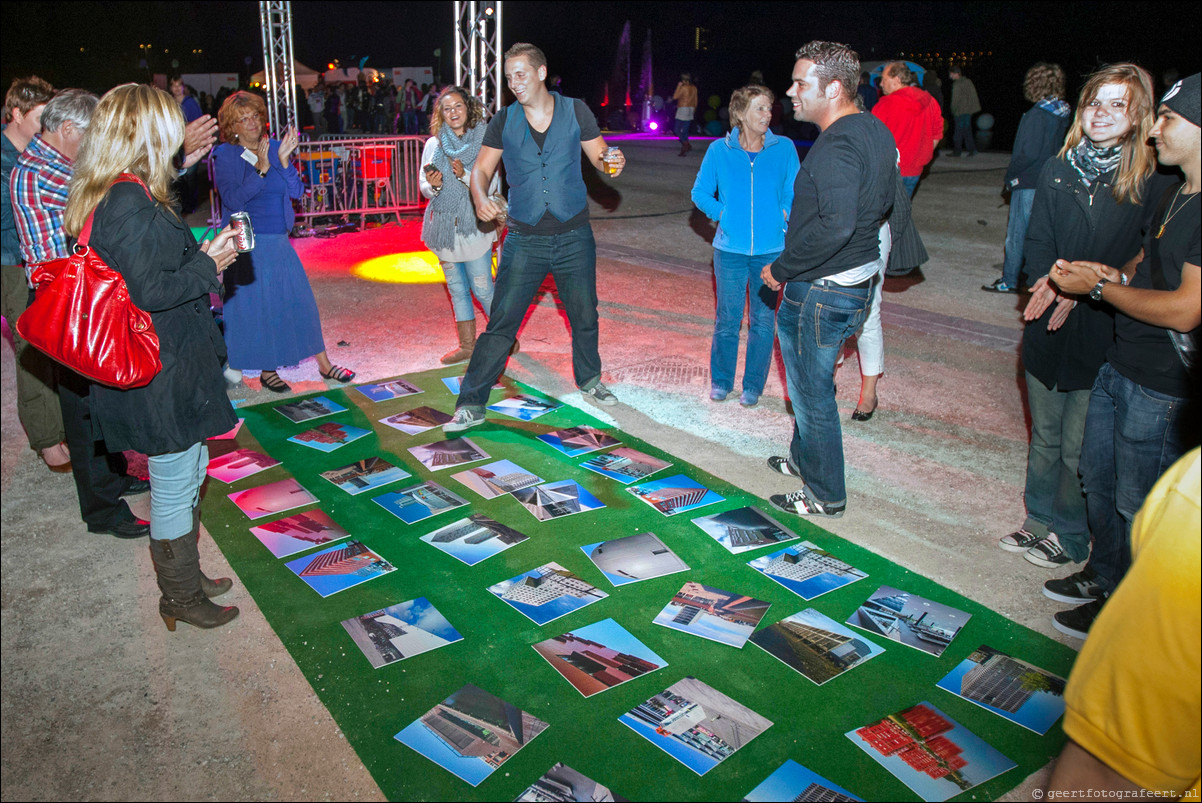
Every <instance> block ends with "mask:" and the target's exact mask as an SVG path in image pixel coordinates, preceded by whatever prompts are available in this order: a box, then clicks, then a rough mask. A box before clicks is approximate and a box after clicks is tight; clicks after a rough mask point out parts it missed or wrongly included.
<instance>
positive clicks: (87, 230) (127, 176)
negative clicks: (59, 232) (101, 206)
mask: <svg viewBox="0 0 1202 803" xmlns="http://www.w3.org/2000/svg"><path fill="white" fill-rule="evenodd" d="M126 182H128V183H130V184H137V185H138V186H139V187H141V188H142V189H143V190H146V197H147V198H150V199H151V200H154V196H152V195H151V194H150V189H149V188H148V187H147V186H146V182H144V181H142V179H140V178H138V177H137V176H135V175H134V174H133V173H122V174H121V175H119V176H117V177H116V178H115V179H113V183H112V184H110V185H109V189H110V190H111V189H112V188H113V187H114V186H116V185H118V184H124V183H126ZM95 214H96V210H95V209H93V210H92V211H91V212H89V213H88V219H87V220H85V221H84V224H83V229H82V230H81V231H80V232H79V239H78V240H76V241H75V243H76V245H80V246H83V247H84V248H87V247H88V240H90V239H91V237H92V217H93V216H94V215H95Z"/></svg>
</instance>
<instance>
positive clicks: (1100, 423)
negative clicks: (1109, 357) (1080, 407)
mask: <svg viewBox="0 0 1202 803" xmlns="http://www.w3.org/2000/svg"><path fill="white" fill-rule="evenodd" d="M1185 402H1186V400H1185V399H1179V398H1176V397H1174V396H1168V395H1166V394H1164V393H1158V392H1157V391H1154V390H1150V389H1149V388H1146V387H1143V386H1142V385H1137V384H1136V383H1135V382H1132V381H1131V380H1130V379H1127V378H1126V377H1125V376H1123V375H1122V374H1120V373H1119V372H1118V371H1116V370H1114V368H1113V367H1111V365H1110V363H1106V364H1104V365H1103V366H1102V368H1101V370H1099V371H1098V378H1097V379H1096V380H1095V381H1094V384H1093V392H1092V394H1091V395H1090V397H1089V413H1088V415H1086V417H1085V443H1084V446H1083V447H1082V449H1081V479H1082V481H1083V482H1084V484H1085V505H1086V512H1087V513H1088V516H1089V531H1090V535H1092V536H1093V554H1092V555H1091V556H1090V559H1089V564H1090V566H1091V567H1092V568H1093V570H1094V571H1095V572H1096V573H1097V575H1098V579H1097V582H1098V583H1099V585H1102V586H1103V587H1104V588H1107V589H1110V590H1113V589H1114V587H1115V586H1117V585H1118V583H1119V581H1120V580H1122V579H1123V575H1125V574H1126V573H1127V569H1128V568H1129V567H1130V566H1131V522H1132V520H1133V519H1134V518H1135V514H1136V513H1137V512H1138V511H1139V509H1140V507H1141V506H1142V505H1143V503H1144V497H1146V496H1147V495H1148V492H1149V491H1151V490H1152V486H1153V485H1155V484H1156V480H1158V479H1159V478H1160V475H1161V474H1163V473H1164V472H1165V471H1166V470H1167V469H1168V467H1169V466H1171V465H1173V463H1174V462H1176V461H1177V458H1179V457H1181V455H1183V454H1185V452H1186V447H1187V444H1186V442H1185V437H1184V435H1183V432H1182V425H1183V424H1184V419H1183V417H1182V415H1181V413H1182V409H1183V408H1184V407H1185Z"/></svg>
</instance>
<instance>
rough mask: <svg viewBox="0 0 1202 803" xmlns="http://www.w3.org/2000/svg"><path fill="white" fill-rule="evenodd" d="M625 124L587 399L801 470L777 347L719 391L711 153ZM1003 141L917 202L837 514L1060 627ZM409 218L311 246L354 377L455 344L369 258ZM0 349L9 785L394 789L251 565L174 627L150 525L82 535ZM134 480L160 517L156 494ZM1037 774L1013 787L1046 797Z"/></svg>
mask: <svg viewBox="0 0 1202 803" xmlns="http://www.w3.org/2000/svg"><path fill="white" fill-rule="evenodd" d="M621 144H622V147H623V148H624V150H625V151H626V153H627V156H628V159H629V162H630V164H629V167H628V168H627V172H626V173H625V174H624V175H622V176H621V177H619V178H618V179H616V180H613V181H608V182H604V181H603V180H601V179H600V178H598V179H596V181H595V182H594V184H595V186H594V188H593V189H594V192H593V195H594V203H593V212H594V223H593V228H594V231H595V233H596V239H597V251H598V282H597V284H598V294H599V297H600V312H601V352H602V359H603V361H604V365H605V380H606V382H607V383H608V384H609V386H610V387H611V388H612V389H613V390H614V391H615V392H616V393H617V394H618V396H619V398H620V400H621V402H622V404H620V405H619V406H617V407H615V408H610V409H607V410H605V411H604V412H601V411H600V410H599V408H595V407H592V406H591V405H589V410H590V412H593V413H594V414H598V415H600V416H601V417H602V418H605V417H606V416H607V415H608V416H610V417H611V419H612V421H613V422H614V423H616V424H617V425H619V426H620V427H622V428H623V429H625V430H626V431H628V432H630V433H631V434H633V435H635V436H637V437H639V438H642V439H644V440H646V441H648V442H650V443H653V444H655V445H656V446H659V447H661V448H664V449H667V450H670V451H671V452H672V453H674V454H676V455H679V456H680V457H681V458H682V459H685V460H688V461H690V462H692V463H695V464H696V465H698V466H701V467H702V468H704V469H705V470H707V471H710V472H712V473H714V474H716V475H718V476H720V477H722V478H723V479H726V480H729V481H731V482H734V483H737V484H739V485H741V486H742V487H744V488H747V489H748V490H750V491H752V492H753V493H756V494H757V495H760V496H761V497H764V498H766V497H767V496H768V495H770V494H772V493H779V492H783V491H786V490H792V489H793V488H794V487H795V486H794V484H793V483H791V482H789V481H788V480H787V479H786V478H784V477H781V476H780V475H777V474H773V473H772V472H771V471H769V470H768V469H767V468H766V467H765V465H764V459H765V458H766V457H767V456H769V455H772V454H781V453H783V452H784V450H785V448H786V445H787V439H788V435H789V431H790V421H791V418H790V415H789V414H788V413H787V412H786V408H785V401H784V393H783V370H782V369H781V368H780V365H779V359H778V361H777V365H776V367H775V368H774V369H773V372H772V375H771V376H770V378H769V383H768V387H767V391H766V393H765V395H764V397H763V400H762V401H761V403H760V404H759V406H758V407H756V408H754V409H751V410H746V409H743V408H741V407H740V406H739V405H738V403H737V402H736V401H734V400H733V398H734V397H732V400H731V401H728V402H726V403H724V404H713V403H711V402H710V401H708V398H707V393H708V389H709V368H708V366H709V362H708V359H709V341H710V336H711V334H712V324H713V307H714V296H713V282H712V274H711V270H710V256H711V249H710V245H709V239H710V238H711V237H712V227H711V226H710V225H709V223H708V222H707V221H706V220H705V218H704V217H702V216H701V215H700V213H697V212H695V211H694V210H693V208H692V204H691V203H690V201H689V189H690V187H691V184H692V180H693V177H694V175H695V172H696V170H697V166H698V164H699V161H700V158H701V152H702V150H703V149H702V148H698V149H697V150H695V151H694V152H693V154H691V155H690V156H689V157H687V158H678V157H677V156H676V148H675V146H674V145H673V144H672V142H671V141H669V140H663V139H659V140H646V139H637V138H633V139H623V141H622V142H621ZM1007 159H1008V155H1007V154H987V153H983V154H981V155H979V156H976V157H974V158H971V159H967V158H965V159H952V158H951V157H950V156H947V155H942V156H941V157H940V158H939V159H937V160H936V163H935V164H934V166H933V169H932V170H931V174H930V176H929V177H928V178H927V179H926V180H925V181H924V182H923V184H922V185H921V186H920V188H919V190H918V194H917V196H916V198H915V212H914V215H915V219H916V221H917V223H918V224H919V227H920V230H921V232H922V235H923V238H924V240H925V242H926V246H927V249H928V250H929V251H930V253H931V261H930V262H929V263H928V264H927V265H926V266H924V268H923V269H922V272H921V274H920V275H914V276H912V277H907V278H903V279H890V280H888V281H887V283H886V285H885V303H884V307H883V315H884V323H885V337H886V375H885V377H884V378H883V379H882V381H881V383H880V389H879V393H880V408H879V410H878V412H877V414H876V415H875V417H874V418H873V419H872V420H871V421H870V422H868V423H855V422H849V421H848V420H847V417H848V415H849V414H850V412H851V411H852V409H854V406H855V403H856V396H857V394H858V389H859V387H858V386H859V383H858V381H857V363H856V358H855V356H854V352H853V354H852V356H850V357H849V358H848V361H847V363H846V364H845V366H844V367H843V368H842V370H841V372H840V374H839V378H838V381H839V407H840V411H841V414H842V417H843V422H844V423H843V426H844V430H843V433H844V444H845V452H846V456H847V475H848V490H849V500H848V511H847V515H846V516H845V517H844V518H842V519H839V520H836V521H831V522H824V523H823V524H824V526H826V527H828V528H829V529H830V530H831V531H833V532H835V533H837V534H839V535H840V536H842V537H844V538H847V539H848V540H851V541H854V542H856V543H858V544H861V545H863V546H866V547H869V548H871V549H873V550H874V551H876V552H878V553H879V554H881V555H883V556H885V557H887V558H889V559H890V560H893V561H895V562H897V563H899V564H901V565H903V566H905V567H907V568H909V569H911V570H913V571H915V572H918V573H921V574H923V575H926V576H928V577H931V578H933V579H935V580H937V581H938V582H940V583H942V584H944V585H946V586H948V587H949V588H952V589H955V590H956V591H958V592H960V593H962V594H964V595H966V596H968V597H970V598H972V599H974V600H977V601H979V602H981V603H983V604H986V605H988V606H989V607H991V608H992V609H994V610H996V611H998V612H999V613H1002V614H1003V615H1005V616H1007V617H1009V618H1011V619H1014V620H1015V621H1017V622H1020V623H1022V624H1024V625H1026V626H1028V627H1031V628H1033V629H1035V630H1038V631H1040V632H1042V633H1045V634H1047V635H1049V636H1051V637H1053V638H1062V637H1060V636H1059V634H1058V633H1057V632H1056V631H1054V630H1053V629H1052V627H1051V624H1050V621H1051V615H1052V614H1053V613H1054V612H1055V611H1057V610H1061V609H1062V606H1060V605H1057V604H1056V603H1053V602H1051V601H1050V600H1048V599H1046V598H1044V597H1043V596H1042V595H1041V594H1040V593H1039V587H1040V584H1041V583H1042V582H1043V581H1044V580H1046V579H1048V578H1049V577H1052V576H1055V575H1056V574H1063V572H1060V573H1054V572H1050V571H1046V570H1042V569H1039V568H1037V567H1035V566H1033V565H1031V564H1029V563H1027V562H1025V561H1024V560H1022V559H1021V557H1020V556H1016V555H1013V554H1010V553H1006V552H1002V551H1001V550H999V549H998V548H997V546H996V541H997V539H998V538H999V537H1000V536H1002V535H1004V534H1006V533H1008V532H1010V531H1011V530H1013V529H1015V528H1016V527H1017V526H1018V525H1020V524H1021V523H1022V520H1023V505H1022V483H1023V474H1024V470H1025V458H1026V449H1027V421H1026V415H1025V412H1024V405H1023V395H1024V394H1023V391H1022V372H1021V369H1020V366H1019V362H1018V358H1017V348H1018V343H1019V337H1020V332H1021V322H1020V317H1019V314H1018V311H1019V309H1020V304H1021V302H1020V300H1019V299H1018V298H1016V297H1014V296H998V295H993V294H988V293H983V292H981V291H980V290H979V287H980V285H982V284H985V283H987V282H989V281H992V280H993V279H994V278H996V276H998V275H1000V262H1001V258H1002V242H1003V239H1004V235H1005V227H1006V215H1007V209H1006V207H1005V206H1004V205H1003V204H1002V201H1001V198H1000V195H999V191H1000V188H1001V183H1002V174H1003V171H1004V168H1005V165H1006V162H1007ZM416 225H419V223H418V222H417V221H413V220H410V221H407V222H405V224H404V226H405V227H409V228H410V229H411V228H412V227H413V226H416ZM405 232H406V229H404V228H400V229H398V227H397V225H396V224H395V223H393V224H390V225H388V226H385V227H383V228H379V229H374V230H369V231H367V232H363V233H352V234H344V235H341V236H339V237H337V238H335V239H332V240H322V239H305V240H297V241H296V247H297V250H298V251H299V252H300V254H301V257H302V259H303V260H304V262H305V265H306V269H307V270H308V272H309V275H310V279H311V281H312V284H313V287H314V290H315V292H316V295H317V300H318V304H319V306H320V308H321V313H322V317H323V328H324V331H325V336H326V341H327V345H328V347H329V350H330V353H331V357H332V358H333V359H334V361H335V362H337V363H341V364H343V365H347V366H350V367H352V368H354V369H355V370H357V371H358V372H359V377H358V379H359V381H366V380H375V379H381V378H384V377H389V376H393V375H396V374H402V373H405V372H409V371H417V370H422V369H426V368H430V367H433V366H435V365H436V364H437V358H438V356H439V355H441V354H442V353H443V352H444V351H446V350H448V349H449V348H451V346H452V345H453V339H454V328H453V323H452V317H451V312H450V304H449V301H448V299H447V297H446V292H445V288H444V287H443V286H442V285H441V284H434V283H428V284H400V283H379V282H374V281H368V280H365V279H363V278H359V277H358V276H357V275H355V274H353V273H352V272H351V271H350V270H349V269H348V268H349V267H350V265H351V264H353V263H356V262H358V261H360V260H363V259H366V258H369V257H374V256H380V255H384V254H390V253H394V252H396V251H398V249H399V248H400V247H401V246H400V245H398V243H399V242H400V241H401V240H402V239H404V237H405ZM4 334H5V338H6V339H7V338H8V336H9V335H8V332H7V329H6V330H5V333H4ZM521 342H522V350H521V353H520V354H519V355H518V356H517V357H516V358H514V359H513V360H511V361H510V367H509V373H510V375H511V376H513V377H514V378H516V379H519V380H521V381H524V382H528V383H530V384H533V385H534V386H536V387H538V388H540V389H541V390H544V391H547V392H549V393H552V394H555V395H557V396H559V397H561V398H562V399H564V400H565V401H566V402H567V403H569V404H579V405H587V403H586V402H584V401H583V400H582V399H581V397H580V395H579V394H578V393H577V392H575V389H574V387H573V383H572V378H571V360H570V344H569V338H568V335H567V332H566V331H565V322H564V319H563V316H562V314H561V312H560V311H559V309H558V308H557V307H556V305H555V303H554V298H553V295H551V294H550V293H544V294H543V295H542V296H541V297H540V298H539V299H538V300H537V303H536V304H535V305H534V306H532V308H531V313H530V316H529V318H528V320H527V323H526V325H525V328H524V329H523V332H522V336H521ZM335 344H338V345H335ZM0 370H2V377H0V379H2V389H3V395H2V413H3V439H2V441H0V457H2V461H0V465H2V472H0V487H2V489H3V514H2V524H3V534H2V545H3V549H2V557H3V561H2V572H3V594H2V601H0V612H2V625H3V628H2V634H3V636H2V638H3V684H2V695H0V703H2V714H3V718H2V722H3V742H2V747H0V754H2V755H0V763H2V768H3V799H4V800H62V799H68V800H92V799H118V798H119V799H150V800H177V799H264V800H298V799H352V798H353V799H367V800H371V799H379V798H380V797H381V795H380V791H379V789H378V788H377V787H376V785H375V783H374V782H373V781H372V779H371V777H370V776H369V775H368V773H367V772H366V770H365V769H364V768H363V765H362V764H361V763H360V762H359V760H358V758H357V757H356V755H355V753H354V751H353V750H351V748H350V747H349V745H348V744H347V742H346V740H345V739H344V737H343V736H342V734H341V733H340V731H339V729H338V727H337V726H336V725H335V723H334V721H333V719H332V718H331V717H330V715H329V714H328V713H327V711H326V710H325V709H324V707H323V706H322V705H321V704H320V703H319V702H318V700H317V698H316V696H314V694H313V692H312V690H311V689H310V687H309V685H308V684H307V682H306V681H305V679H304V678H303V677H302V675H301V673H300V672H299V671H298V670H297V668H296V666H295V665H294V664H293V662H292V660H291V659H290V658H289V656H288V654H287V653H286V652H285V650H284V648H283V646H282V645H281V644H280V641H279V640H278V638H277V637H276V636H275V634H274V633H273V632H272V630H271V629H270V628H269V627H268V626H267V624H266V623H265V621H264V620H263V617H262V615H261V614H260V612H259V610H258V608H257V606H256V605H255V603H254V600H252V599H251V598H250V597H249V595H247V594H246V593H245V591H244V590H243V589H242V588H241V587H240V586H238V585H237V583H236V584H235V588H234V590H233V592H231V594H230V595H229V596H228V597H227V598H223V601H225V599H228V600H229V601H230V602H231V603H233V604H237V605H238V606H239V607H240V608H241V610H242V614H241V616H240V617H239V618H238V619H237V620H236V622H234V623H233V624H232V625H230V626H227V627H224V628H221V629H218V630H216V631H201V630H197V629H195V628H191V627H182V628H180V630H179V632H176V633H169V632H167V630H166V629H165V628H164V627H163V625H162V622H161V620H160V619H159V617H158V615H157V609H156V601H157V597H158V591H157V589H156V587H155V579H154V574H153V570H152V568H151V564H150V560H149V556H148V555H147V551H146V544H145V541H135V542H128V541H119V540H116V539H113V538H109V537H105V536H96V535H89V534H88V533H87V532H86V531H85V529H84V526H83V525H82V523H81V522H80V520H79V518H78V510H77V507H76V503H75V494H74V485H73V483H72V481H71V478H70V477H69V476H64V475H57V474H52V473H50V472H49V471H47V470H46V468H45V467H44V466H43V465H42V463H41V460H40V459H39V458H38V456H37V455H35V454H34V453H33V452H31V451H30V450H29V449H28V448H27V443H26V441H25V439H24V435H23V432H22V430H21V427H20V424H19V423H18V421H17V416H16V408H15V395H16V393H15V386H14V380H13V360H12V351H11V347H10V346H5V347H3V348H0ZM280 373H281V375H282V376H283V377H284V378H285V379H286V380H287V381H289V382H291V383H292V384H293V387H294V390H295V391H296V392H298V393H305V392H309V391H312V390H316V389H319V388H321V387H324V384H323V383H322V382H320V381H319V379H318V374H317V369H316V366H315V364H314V363H313V361H312V360H308V361H306V362H305V363H303V364H302V365H300V366H297V367H294V368H289V369H285V370H281V372H280ZM246 385H247V387H245V388H244V389H242V390H240V391H235V392H233V393H232V394H231V395H232V397H234V398H235V399H236V400H237V401H238V402H239V403H257V402H259V401H265V400H267V399H268V398H270V399H272V400H278V399H279V396H276V395H274V394H268V393H267V392H266V391H263V390H261V389H260V388H259V385H258V381H257V379H256V378H254V377H253V376H248V377H247V380H246ZM137 468H138V466H137V464H136V463H135V469H137ZM143 470H144V464H143ZM133 501H134V506H135V510H136V511H138V512H140V513H141V514H142V515H146V514H147V512H148V507H149V500H148V497H146V496H143V497H139V498H135V499H134V500H133ZM202 556H203V558H204V560H205V563H206V566H207V567H208V569H209V574H210V575H228V574H230V573H231V572H230V569H229V565H228V563H227V562H226V561H225V559H224V558H223V556H222V555H221V554H220V552H219V551H218V550H217V548H216V546H215V545H214V544H213V542H212V541H210V540H207V539H206V540H205V541H204V542H203V545H202ZM1016 780H1017V779H1016ZM1038 780H1039V778H1038V776H1033V777H1032V778H1031V779H1027V781H1026V783H1025V784H1024V785H1023V786H1022V787H1020V788H1019V789H1018V790H1016V791H1015V792H1012V793H1011V794H1010V795H1009V796H1008V798H1009V799H1015V800H1017V799H1027V800H1029V799H1031V796H1030V791H1029V790H1030V789H1031V788H1032V785H1033V784H1034V783H1037V782H1038Z"/></svg>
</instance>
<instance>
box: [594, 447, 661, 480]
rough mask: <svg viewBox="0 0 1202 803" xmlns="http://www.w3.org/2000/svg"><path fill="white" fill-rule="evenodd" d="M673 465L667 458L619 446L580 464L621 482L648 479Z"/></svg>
mask: <svg viewBox="0 0 1202 803" xmlns="http://www.w3.org/2000/svg"><path fill="white" fill-rule="evenodd" d="M670 465H672V464H671V463H669V462H668V461H667V460H660V459H659V458H658V457H652V456H651V455H649V454H644V453H643V452H640V451H639V450H638V449H631V448H630V447H628V446H619V447H618V448H617V449H614V450H613V451H612V452H606V453H605V454H599V455H597V456H596V457H592V458H589V459H588V460H585V461H584V462H583V463H581V464H580V467H581V468H587V469H588V470H589V471H595V472H597V473H598V474H600V475H602V476H603V477H609V478H610V479H611V480H617V481H618V482H621V483H631V482H634V481H635V480H641V479H646V478H647V477H649V476H651V475H652V474H654V473H655V472H657V471H662V470H663V469H665V468H667V467H668V466H670Z"/></svg>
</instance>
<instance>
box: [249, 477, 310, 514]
mask: <svg viewBox="0 0 1202 803" xmlns="http://www.w3.org/2000/svg"><path fill="white" fill-rule="evenodd" d="M229 498H230V501H231V502H233V503H234V504H235V505H237V506H238V509H239V510H241V511H242V512H243V513H245V514H246V515H247V516H248V517H249V518H251V519H261V518H263V517H264V516H270V515H272V514H274V513H283V512H284V511H285V510H292V509H293V508H297V507H304V506H305V505H311V504H313V503H314V502H316V501H317V497H316V496H314V495H313V494H311V493H309V492H308V491H307V490H305V489H304V488H302V487H301V484H300V483H299V482H297V480H296V479H295V478H294V477H289V478H288V479H286V480H280V481H279V482H273V483H270V484H268V485H260V486H259V487H257V488H247V489H246V490H245V491H235V492H234V493H232V494H230V495H229Z"/></svg>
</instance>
